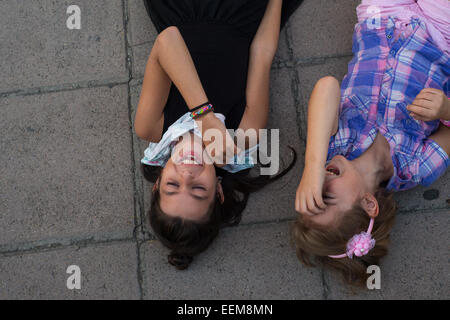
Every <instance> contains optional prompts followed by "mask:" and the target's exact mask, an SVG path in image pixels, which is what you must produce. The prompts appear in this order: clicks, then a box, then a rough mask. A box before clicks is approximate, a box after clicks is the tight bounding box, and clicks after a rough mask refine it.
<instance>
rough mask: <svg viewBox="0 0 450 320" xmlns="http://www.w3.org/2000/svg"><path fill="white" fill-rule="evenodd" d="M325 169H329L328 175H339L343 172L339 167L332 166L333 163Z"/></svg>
mask: <svg viewBox="0 0 450 320" xmlns="http://www.w3.org/2000/svg"><path fill="white" fill-rule="evenodd" d="M325 170H326V171H327V175H331V176H338V175H339V174H340V173H341V172H340V171H339V168H337V167H335V166H332V165H330V166H328V167H326V168H325Z"/></svg>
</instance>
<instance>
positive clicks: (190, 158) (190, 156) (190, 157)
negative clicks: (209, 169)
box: [178, 152, 203, 166]
mask: <svg viewBox="0 0 450 320" xmlns="http://www.w3.org/2000/svg"><path fill="white" fill-rule="evenodd" d="M178 164H184V165H190V166H202V165H203V162H202V161H201V159H199V157H197V155H196V154H195V153H194V152H188V153H186V154H185V155H183V157H182V158H181V159H180V160H179V161H178Z"/></svg>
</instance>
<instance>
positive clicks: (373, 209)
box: [361, 192, 380, 218]
mask: <svg viewBox="0 0 450 320" xmlns="http://www.w3.org/2000/svg"><path fill="white" fill-rule="evenodd" d="M361 207H362V208H363V209H364V211H366V212H367V214H368V215H369V217H371V218H375V217H376V216H378V212H379V210H380V208H379V206H378V201H377V199H376V198H375V196H374V195H373V194H371V193H369V192H366V193H365V194H364V195H363V197H362V199H361Z"/></svg>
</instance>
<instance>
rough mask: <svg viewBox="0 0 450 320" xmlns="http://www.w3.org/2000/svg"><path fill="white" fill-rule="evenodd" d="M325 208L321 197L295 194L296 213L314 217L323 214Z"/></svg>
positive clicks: (301, 193)
mask: <svg viewBox="0 0 450 320" xmlns="http://www.w3.org/2000/svg"><path fill="white" fill-rule="evenodd" d="M326 207H327V206H326V204H325V203H324V202H323V200H322V196H314V194H305V193H304V192H297V195H296V198H295V211H297V212H298V213H301V214H306V215H309V216H314V215H317V214H321V213H323V212H324V209H325V208H326Z"/></svg>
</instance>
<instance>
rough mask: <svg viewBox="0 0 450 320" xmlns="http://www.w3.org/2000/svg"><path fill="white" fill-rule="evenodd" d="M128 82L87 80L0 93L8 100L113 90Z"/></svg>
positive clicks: (1, 96) (124, 80)
mask: <svg viewBox="0 0 450 320" xmlns="http://www.w3.org/2000/svg"><path fill="white" fill-rule="evenodd" d="M128 82H129V80H128V79H123V80H120V79H118V80H112V79H106V80H87V81H80V82H73V83H66V84H62V85H57V86H47V87H36V88H27V89H17V90H11V91H6V92H2V93H0V99H1V98H9V97H26V96H33V95H40V94H49V93H58V92H65V91H75V90H80V89H89V88H99V87H109V88H113V87H115V86H119V85H124V84H127V83H128Z"/></svg>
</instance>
